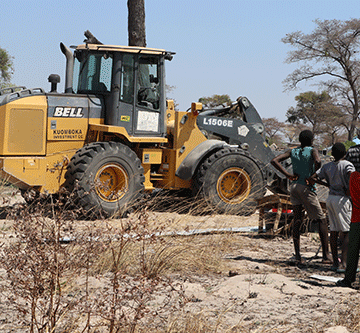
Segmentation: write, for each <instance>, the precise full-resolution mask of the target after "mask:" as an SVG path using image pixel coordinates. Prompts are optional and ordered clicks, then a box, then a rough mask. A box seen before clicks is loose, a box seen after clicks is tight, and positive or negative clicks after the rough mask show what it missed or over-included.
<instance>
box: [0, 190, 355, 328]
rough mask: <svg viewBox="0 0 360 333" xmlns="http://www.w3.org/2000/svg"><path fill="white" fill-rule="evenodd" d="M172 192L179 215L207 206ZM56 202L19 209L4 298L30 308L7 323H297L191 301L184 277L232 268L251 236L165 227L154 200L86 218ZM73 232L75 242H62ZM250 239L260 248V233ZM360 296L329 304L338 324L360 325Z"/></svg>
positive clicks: (208, 325) (212, 274) (36, 325)
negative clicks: (189, 308)
mask: <svg viewBox="0 0 360 333" xmlns="http://www.w3.org/2000/svg"><path fill="white" fill-rule="evenodd" d="M0 193H2V192H0ZM4 193H7V192H6V191H5V192H4ZM167 200H168V204H169V209H171V206H172V203H173V202H174V201H175V202H178V201H179V202H178V205H179V210H178V212H183V213H184V212H186V215H181V216H180V217H179V218H180V219H181V218H189V216H193V215H192V214H194V215H198V214H199V212H198V211H195V208H196V207H194V205H193V203H191V205H190V207H186V201H184V200H181V199H178V198H177V197H173V198H171V197H169V198H168V199H167ZM156 201H157V200H155V202H156ZM57 204H58V203H57V202H56V201H53V202H52V203H51V202H50V206H47V207H46V206H43V205H39V206H38V207H37V208H36V205H35V206H33V207H32V210H31V213H29V211H28V210H27V208H26V207H22V208H21V207H20V208H19V209H17V211H16V215H15V216H14V217H13V218H14V220H13V221H14V222H13V224H14V230H15V236H16V237H15V238H14V241H13V242H12V243H11V244H10V245H7V246H3V247H2V249H1V250H2V254H1V258H2V261H1V268H3V269H5V270H6V271H7V280H6V281H4V282H3V284H2V285H3V287H4V288H3V289H2V299H3V300H5V299H6V302H9V303H8V304H9V306H11V307H13V308H14V309H15V311H17V313H18V314H19V315H20V316H22V317H23V322H24V326H23V328H20V329H17V330H16V328H15V327H6V329H7V331H11V330H13V332H16V333H18V332H22V331H31V332H44V331H47V332H54V333H55V332H61V333H63V332H88V333H90V332H93V333H95V332H98V333H100V332H123V333H125V332H139V333H140V332H141V333H142V332H152V333H175V332H179V333H190V332H191V333H202V332H204V333H205V332H206V333H209V332H211V333H212V332H214V333H217V332H239V333H242V332H247V333H248V332H251V333H255V332H257V333H260V332H262V333H268V332H296V327H292V326H291V325H288V324H287V323H286V322H283V323H278V325H277V327H276V328H274V326H272V327H270V326H269V325H267V324H261V325H258V326H254V325H253V326H249V323H248V322H246V321H245V320H244V315H240V316H239V320H238V324H236V325H228V324H227V323H226V320H225V319H224V318H225V315H226V314H227V313H228V312H229V311H231V307H227V308H224V309H222V311H220V312H219V313H218V314H217V315H216V319H215V320H214V316H213V314H210V313H209V311H207V309H203V310H201V311H198V312H185V311H184V305H185V304H186V302H188V300H187V299H186V297H185V296H184V294H183V292H182V284H181V281H184V280H185V279H186V278H187V277H192V278H194V277H195V278H196V277H204V276H208V277H211V278H214V279H216V276H217V275H218V273H220V272H226V271H228V269H229V267H228V262H227V261H224V260H223V258H224V256H225V255H226V254H229V253H234V252H239V251H241V250H242V247H243V246H244V245H243V243H242V239H241V237H239V236H238V235H235V234H210V235H193V236H188V237H181V236H156V235H157V234H158V233H161V232H163V231H164V230H165V229H166V228H167V227H169V225H172V224H173V223H174V221H173V220H167V221H163V222H161V223H158V222H159V221H158V220H156V215H152V214H149V210H150V208H151V209H152V210H156V209H157V208H156V205H155V204H152V206H150V207H147V206H146V207H142V209H140V210H138V211H137V212H135V213H134V214H133V215H132V216H131V218H130V219H119V220H116V221H114V220H106V219H103V220H98V221H86V222H83V223H82V227H80V226H77V227H75V226H74V224H75V223H78V222H77V221H75V220H71V219H70V220H69V219H64V218H63V216H66V217H68V216H69V214H67V213H66V212H65V210H66V209H65V207H66V206H65V207H64V205H63V204H61V205H59V206H57ZM49 207H50V210H49ZM35 208H36V209H35ZM172 208H174V206H172ZM49 211H50V212H51V214H50V216H49ZM65 213H66V214H65ZM199 227H201V225H199ZM4 232H6V230H5V231H4ZM64 237H67V238H66V239H68V240H69V242H62V240H64V239H65V238H64ZM34 240H35V241H34ZM45 240H46V241H45ZM246 246H247V247H248V248H252V249H253V250H256V245H252V244H251V242H247V243H246ZM4 251H5V252H4ZM49 258H50V259H51V260H50V261H49ZM5 259H6V260H5ZM20 259H21V260H20ZM179 277H181V279H179ZM31 281H35V282H36V283H30V282H31ZM40 291H41V292H40ZM32 292H33V293H32ZM356 296H357V295H352V296H350V297H349V298H348V299H347V300H346V301H344V302H343V303H342V304H341V307H340V306H339V307H335V308H334V309H333V311H332V313H329V316H330V315H331V316H332V317H333V318H334V320H333V322H334V325H344V326H346V327H348V329H349V330H350V329H351V332H357V331H359V328H360V327H359V318H360V306H359V300H358V298H357V297H356ZM155 300H156V301H157V303H156V304H157V305H156V307H154V304H155V303H154V301H155ZM159 300H161V301H159ZM31 305H33V307H31ZM49 309H50V310H49ZM55 310H56V311H55ZM34 311H35V312H34ZM31 315H33V316H34V317H33V324H32V326H31V320H30V317H31ZM210 317H211V320H210ZM0 327H1V326H0ZM31 327H32V328H31ZM30 328H31V329H30ZM308 332H314V333H320V332H322V328H317V327H316V325H314V327H313V328H309V330H308Z"/></svg>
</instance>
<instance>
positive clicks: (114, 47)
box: [76, 44, 175, 55]
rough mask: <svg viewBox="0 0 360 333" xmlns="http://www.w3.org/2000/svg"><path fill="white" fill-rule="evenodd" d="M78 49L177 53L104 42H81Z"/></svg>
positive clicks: (158, 53) (157, 53)
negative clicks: (104, 43) (105, 43)
mask: <svg viewBox="0 0 360 333" xmlns="http://www.w3.org/2000/svg"><path fill="white" fill-rule="evenodd" d="M76 49H77V50H94V51H115V52H127V53H144V54H156V55H161V54H163V55H166V54H175V53H174V52H169V51H166V50H164V49H153V48H148V47H139V46H121V45H103V44H81V45H78V46H77V47H76Z"/></svg>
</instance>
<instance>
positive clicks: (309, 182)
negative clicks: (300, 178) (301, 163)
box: [306, 172, 329, 187]
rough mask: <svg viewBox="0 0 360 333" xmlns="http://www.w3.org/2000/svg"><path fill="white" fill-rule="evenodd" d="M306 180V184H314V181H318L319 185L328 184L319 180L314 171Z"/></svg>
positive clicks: (327, 185)
mask: <svg viewBox="0 0 360 333" xmlns="http://www.w3.org/2000/svg"><path fill="white" fill-rule="evenodd" d="M306 182H307V183H308V185H314V183H318V184H320V185H324V186H326V187H329V184H328V183H327V182H324V181H323V180H321V179H320V178H319V176H318V174H317V173H316V172H315V173H314V174H313V175H312V176H311V177H309V178H308V179H307V180H306Z"/></svg>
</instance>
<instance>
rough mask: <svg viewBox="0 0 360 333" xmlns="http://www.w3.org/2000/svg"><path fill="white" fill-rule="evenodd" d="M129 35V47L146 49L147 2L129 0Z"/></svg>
mask: <svg viewBox="0 0 360 333" xmlns="http://www.w3.org/2000/svg"><path fill="white" fill-rule="evenodd" d="M127 6H128V14H129V15H128V34H129V46H140V47H146V34H145V2H144V0H128V2H127Z"/></svg>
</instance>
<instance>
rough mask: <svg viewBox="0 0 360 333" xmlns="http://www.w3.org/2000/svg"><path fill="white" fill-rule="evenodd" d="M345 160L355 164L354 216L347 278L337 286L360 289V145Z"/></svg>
mask: <svg viewBox="0 0 360 333" xmlns="http://www.w3.org/2000/svg"><path fill="white" fill-rule="evenodd" d="M358 136H359V135H358ZM345 159H346V160H348V161H349V162H351V163H352V164H354V167H355V169H356V171H355V172H353V173H352V174H351V176H350V182H349V185H350V195H351V200H352V214H351V223H350V231H349V246H348V255H347V263H346V270H345V278H344V279H343V280H339V281H338V282H337V283H336V284H337V285H338V286H339V287H352V288H355V289H359V283H356V282H355V280H356V272H357V267H358V262H359V250H360V145H356V146H352V147H350V148H349V150H348V151H347V154H346V156H345Z"/></svg>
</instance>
